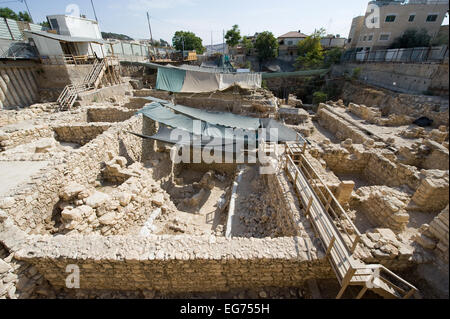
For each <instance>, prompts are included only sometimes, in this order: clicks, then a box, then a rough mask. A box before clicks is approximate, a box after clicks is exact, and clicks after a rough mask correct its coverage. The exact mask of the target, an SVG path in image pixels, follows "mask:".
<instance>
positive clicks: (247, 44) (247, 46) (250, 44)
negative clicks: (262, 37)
mask: <svg viewBox="0 0 450 319" xmlns="http://www.w3.org/2000/svg"><path fill="white" fill-rule="evenodd" d="M241 45H242V47H243V48H244V49H245V53H246V54H249V53H250V50H251V49H253V42H252V41H250V40H249V39H248V38H247V37H243V38H242V41H241Z"/></svg>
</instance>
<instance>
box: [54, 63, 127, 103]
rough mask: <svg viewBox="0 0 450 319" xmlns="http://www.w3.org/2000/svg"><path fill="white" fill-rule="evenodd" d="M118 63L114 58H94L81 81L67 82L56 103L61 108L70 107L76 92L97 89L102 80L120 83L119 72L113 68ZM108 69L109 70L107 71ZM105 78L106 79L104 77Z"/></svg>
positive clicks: (75, 97) (76, 96) (76, 94)
mask: <svg viewBox="0 0 450 319" xmlns="http://www.w3.org/2000/svg"><path fill="white" fill-rule="evenodd" d="M115 65H118V60H117V59H116V58H111V57H107V58H104V59H102V60H100V61H99V60H95V62H94V64H93V65H92V68H91V70H90V72H89V74H88V75H86V77H85V78H84V80H83V82H81V83H79V84H69V85H67V86H66V87H65V88H64V90H63V91H62V92H61V94H60V96H59V98H58V100H57V103H58V104H59V105H60V108H61V109H62V110H68V109H70V108H72V106H73V104H74V103H75V101H76V100H77V98H78V94H80V93H82V92H86V91H89V90H92V89H97V88H98V87H99V86H100V84H101V83H102V82H105V81H106V82H107V83H109V84H112V85H114V84H120V83H121V79H120V74H118V73H117V72H116V71H115V70H114V66H115ZM108 70H109V72H107V71H108ZM105 78H106V79H105Z"/></svg>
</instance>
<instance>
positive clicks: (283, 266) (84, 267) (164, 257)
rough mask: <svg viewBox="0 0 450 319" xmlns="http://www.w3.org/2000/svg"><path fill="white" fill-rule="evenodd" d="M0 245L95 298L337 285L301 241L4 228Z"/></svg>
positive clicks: (319, 255)
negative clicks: (112, 293)
mask: <svg viewBox="0 0 450 319" xmlns="http://www.w3.org/2000/svg"><path fill="white" fill-rule="evenodd" d="M0 243H2V244H3V245H5V246H6V247H7V248H8V249H9V250H10V251H14V252H15V258H17V259H18V260H21V261H24V262H27V263H29V264H31V265H33V266H35V267H36V269H37V270H38V271H39V273H41V274H42V275H43V276H44V277H45V279H47V280H48V281H49V282H50V283H51V285H52V286H54V287H56V288H59V287H61V288H63V287H65V286H66V278H67V276H68V275H69V273H67V272H66V269H67V268H66V267H67V266H68V265H76V266H78V267H79V269H80V288H81V289H95V290H103V289H105V290H107V289H112V290H136V289H143V290H157V291H164V292H205V291H227V290H229V289H233V288H257V287H292V286H301V285H302V284H303V283H304V281H305V280H307V279H310V278H333V277H334V274H333V272H332V270H331V267H330V266H329V264H328V262H327V260H326V258H325V255H324V253H323V251H321V250H318V248H316V246H315V245H314V244H313V243H312V242H310V241H309V240H308V239H304V238H299V237H293V238H277V239H246V238H237V239H226V238H222V237H214V236H211V237H189V236H153V235H152V236H149V237H146V238H144V237H135V236H133V237H125V236H115V237H102V236H95V235H91V236H81V235H77V236H57V237H52V236H27V235H26V234H25V233H23V232H21V231H20V230H19V229H18V228H17V227H15V226H14V225H13V223H12V222H11V221H9V220H6V221H5V222H3V223H2V224H0Z"/></svg>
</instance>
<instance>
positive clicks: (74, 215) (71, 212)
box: [61, 208, 83, 222]
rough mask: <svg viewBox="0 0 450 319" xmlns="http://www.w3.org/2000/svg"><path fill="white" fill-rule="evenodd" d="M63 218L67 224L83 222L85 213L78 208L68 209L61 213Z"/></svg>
mask: <svg viewBox="0 0 450 319" xmlns="http://www.w3.org/2000/svg"><path fill="white" fill-rule="evenodd" d="M61 217H62V218H63V220H64V221H66V222H71V221H81V220H82V219H83V212H82V211H81V210H79V209H77V208H74V209H70V208H66V209H65V210H63V211H62V212H61Z"/></svg>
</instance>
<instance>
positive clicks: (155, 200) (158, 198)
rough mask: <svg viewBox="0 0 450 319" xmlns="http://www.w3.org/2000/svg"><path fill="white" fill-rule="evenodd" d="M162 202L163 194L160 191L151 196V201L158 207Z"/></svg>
mask: <svg viewBox="0 0 450 319" xmlns="http://www.w3.org/2000/svg"><path fill="white" fill-rule="evenodd" d="M164 202H165V200H164V195H163V194H161V193H157V194H155V195H154V196H153V198H152V203H153V204H155V205H156V206H158V207H161V206H162V205H164Z"/></svg>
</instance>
